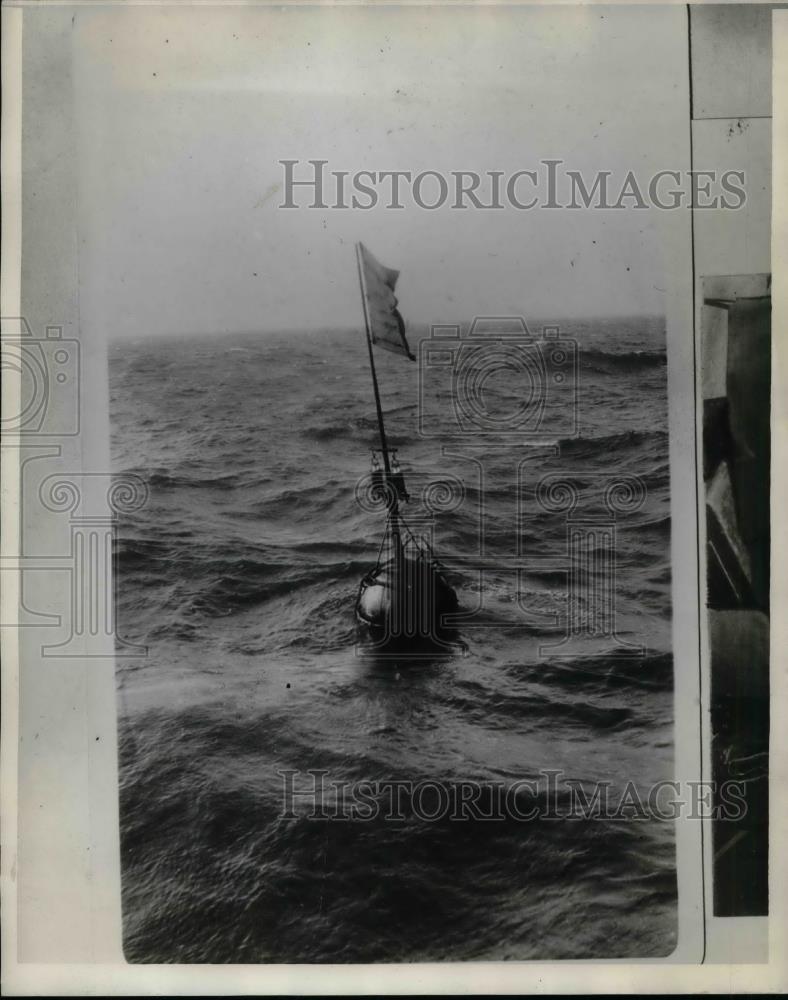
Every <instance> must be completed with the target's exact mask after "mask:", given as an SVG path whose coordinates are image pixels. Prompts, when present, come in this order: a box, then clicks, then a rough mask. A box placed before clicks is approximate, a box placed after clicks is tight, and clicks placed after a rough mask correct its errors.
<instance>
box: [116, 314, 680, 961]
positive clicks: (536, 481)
mask: <svg viewBox="0 0 788 1000" xmlns="http://www.w3.org/2000/svg"><path fill="white" fill-rule="evenodd" d="M560 329H561V336H562V338H565V339H567V342H568V343H570V349H569V351H568V358H569V360H568V361H567V362H566V363H567V364H569V366H570V367H569V369H568V370H567V369H564V370H566V371H568V377H567V378H566V379H565V380H561V381H560V382H549V381H547V380H546V381H544V384H542V383H539V379H538V377H537V379H536V382H537V385H536V390H537V391H543V392H544V393H545V395H547V396H549V399H547V400H546V402H547V404H548V405H547V408H546V409H545V411H544V412H545V414H546V415H547V416H546V417H545V418H544V421H543V424H542V425H541V427H540V430H541V436H539V437H538V438H537V439H534V438H529V437H528V436H527V435H526V436H523V435H522V434H518V433H517V432H516V431H517V428H516V427H515V428H514V432H513V428H512V426H511V422H512V420H515V421H516V419H519V418H518V416H517V415H518V414H520V415H522V408H518V406H519V403H518V398H519V397H518V392H520V391H521V389H522V387H520V388H518V384H517V382H516V376H517V372H516V371H515V373H514V375H511V373H510V375H509V376H507V375H506V374H505V373H504V375H503V376H502V377H501V379H500V380H499V381H498V382H496V378H495V372H493V373H492V375H490V377H489V378H486V380H485V379H482V380H477V382H476V383H475V385H476V390H474V391H477V396H476V397H474V398H475V399H476V402H477V403H478V406H477V411H473V410H472V408H471V410H472V412H471V411H469V410H468V408H467V407H466V408H465V411H464V415H463V413H460V412H459V411H457V412H455V411H454V410H451V409H450V407H451V406H452V405H453V402H452V391H453V390H452V382H451V379H452V378H453V377H454V375H453V374H452V369H451V365H449V366H448V367H447V368H445V369H443V370H440V371H439V370H438V367H435V368H434V369H432V370H430V371H429V372H428V373H426V374H425V372H424V366H423V365H422V366H420V365H418V364H412V363H409V362H408V361H407V360H405V359H403V358H400V357H397V356H394V355H390V354H386V353H384V352H377V353H376V361H377V367H378V375H379V379H380V383H381V391H382V401H383V408H384V410H385V412H386V414H387V417H386V423H387V429H388V432H389V437H390V444H391V445H392V446H393V447H396V448H397V449H398V456H399V460H400V462H401V465H402V468H403V470H404V473H405V476H406V480H407V483H408V486H409V489H410V490H411V493H412V497H413V499H412V504H411V505H406V506H405V508H404V512H405V516H406V518H407V517H408V516H409V508H410V507H412V509H413V513H414V516H416V519H417V520H418V518H419V517H420V516H421V515H422V514H424V509H423V507H420V506H419V497H423V496H426V495H427V494H426V493H425V489H427V491H428V492H429V490H428V487H429V486H430V484H431V483H434V482H435V481H449V482H451V483H453V484H454V494H453V499H451V500H450V502H444V503H443V507H442V508H440V505H438V506H439V509H432V508H430V510H429V511H428V512H427V513H428V515H429V516H428V522H429V530H430V531H431V532H432V538H433V541H434V545H435V548H436V551H437V552H438V554H439V556H440V558H441V560H442V562H443V563H444V565H445V566H446V568H447V571H448V572H449V574H450V576H451V579H452V582H453V583H454V585H455V588H456V590H457V592H458V596H459V598H460V603H461V606H462V608H463V609H464V611H465V612H466V613H467V616H468V618H467V620H466V622H465V624H464V625H463V624H462V623H461V625H460V631H461V634H462V637H463V639H464V641H465V642H466V644H467V651H466V653H465V655H463V653H462V652H461V651H460V650H459V649H458V650H456V651H454V652H450V653H448V654H447V655H445V656H439V657H434V658H426V659H420V660H414V661H412V662H409V661H407V660H403V661H401V662H400V661H392V660H390V659H386V658H381V657H378V656H375V655H373V654H370V653H369V651H368V650H365V649H364V648H363V644H362V645H361V646H359V635H358V632H357V628H356V624H355V620H354V616H353V606H354V600H355V596H356V591H357V588H358V583H359V580H360V578H361V577H362V575H363V574H364V573H365V572H366V571H367V570H368V569H369V568H370V567H371V566H372V565H374V562H375V558H376V555H377V550H378V546H379V543H380V540H381V534H382V531H383V518H382V516H381V513H380V512H379V511H375V510H374V509H371V508H370V505H369V504H365V503H363V502H362V503H360V502H359V497H360V496H362V497H363V491H362V492H360V491H359V489H358V483H359V481H360V480H362V479H363V477H364V476H365V475H366V474H367V473H368V471H369V451H370V449H371V448H374V447H376V444H377V425H376V418H375V409H374V403H373V396H372V392H371V385H370V376H369V367H368V359H367V355H366V346H365V344H364V339H363V334H361V333H359V332H358V331H357V330H353V331H339V330H333V331H320V332H310V333H281V334H266V335H262V334H237V335H227V334H225V335H217V336H216V337H214V338H193V337H172V338H146V337H145V336H144V335H141V336H140V337H139V338H138V339H135V340H128V341H123V342H118V343H116V344H115V345H114V346H113V348H112V351H111V359H110V378H111V412H112V426H113V463H114V469H115V472H116V473H119V474H120V473H128V472H131V473H135V474H136V475H139V476H141V477H142V478H143V479H144V480H145V482H146V483H147V486H148V490H149V497H148V501H147V503H146V504H145V506H143V507H142V508H141V509H139V510H138V511H136V512H135V513H133V514H129V515H126V516H124V517H123V519H122V520H121V521H120V522H119V525H118V538H117V564H116V591H117V606H118V632H119V634H120V635H121V636H122V637H123V638H124V639H126V640H128V641H131V642H136V643H142V644H144V645H145V646H147V651H148V652H147V656H145V657H141V658H140V657H138V658H130V659H119V660H118V668H117V685H118V709H119V730H120V763H121V770H120V780H121V789H120V794H121V840H122V900H123V927H124V947H125V952H126V956H127V958H128V959H129V960H130V961H134V962H212V963H216V962H218V963H225V962H387V961H388V962H391V961H435V960H459V959H475V960H480V959H496V960H499V959H560V958H567V959H571V958H623V957H646V956H649V957H650V956H660V955H667V954H669V953H670V952H671V951H672V950H673V948H674V946H675V943H676V932H677V915H676V902H677V896H676V873H675V845H674V829H673V825H672V824H671V823H669V822H666V821H664V820H660V819H656V818H647V819H642V818H641V819H639V820H637V821H635V820H633V819H632V816H631V814H628V813H627V814H622V815H621V816H619V817H613V818H611V817H607V818H605V817H598V818H594V817H583V816H577V815H572V816H558V817H556V816H552V817H550V816H549V815H547V814H549V812H550V801H549V794H550V793H549V792H548V791H547V790H545V789H543V787H542V782H543V780H544V779H543V778H542V775H543V773H544V772H546V771H550V772H554V773H557V774H558V775H559V777H558V779H557V780H558V781H559V782H561V783H569V784H574V785H576V786H579V787H582V788H584V789H586V790H587V791H588V792H589V793H592V792H593V790H594V789H596V788H599V787H600V785H602V786H605V787H606V788H607V789H609V790H610V791H608V792H607V793H606V794H610V792H612V795H613V799H614V800H615V797H616V795H620V794H622V792H623V790H624V789H626V788H627V787H629V788H630V789H631V788H632V787H634V788H635V789H638V790H640V791H641V792H642V794H643V796H644V797H645V795H646V794H647V792H648V789H650V788H651V787H652V786H653V785H654V784H656V783H657V782H659V781H661V780H669V779H671V778H672V773H673V661H672V656H671V599H670V582H671V576H670V554H669V549H670V508H669V478H668V434H667V386H666V364H665V362H666V358H665V335H664V323H663V321H662V320H661V319H658V318H636V319H629V320H622V319H615V320H594V321H587V322H578V321H572V322H567V323H564V324H560ZM425 335H426V334H425ZM412 339H413V338H412ZM418 339H419V338H418V336H417V337H416V338H415V340H414V344H415V345H416V346H417V345H418ZM571 345H576V346H571ZM455 360H456V357H455ZM575 361H576V366H577V367H576V370H575V369H574V367H573V366H574V364H575ZM515 367H516V366H515ZM420 371H421V373H422V378H423V379H424V381H423V383H422V384H421V386H420V384H419V372H420ZM550 371H552V369H550ZM532 374H533V372H532ZM548 374H549V372H548ZM488 375H489V372H488ZM427 376H429V378H427ZM507 377H509V381H508V382H507V380H506V379H507ZM544 377H545V379H547V376H546V375H545V376H544ZM441 379H443V380H444V381H443V382H441ZM512 379H514V381H512ZM540 386H541V388H540ZM528 391H529V392H530V393H531V394H532V396H533V392H534V385H533V384H531V386H530V387H529V390H528ZM529 398H531V402H534V399H533V398H532V397H529ZM575 400H576V405H575ZM536 402H538V400H536ZM496 405H497V406H498V407H499V409H498V410H497V411H496V409H495V407H496ZM529 405H530V404H529ZM430 407H432V410H430V412H431V413H432V414H433V416H434V414H435V413H437V412H438V411H439V410H440V408H441V407H443V410H442V413H443V419H444V421H445V425H444V426H443V428H442V430H441V432H440V433H439V434H438V433H436V434H433V433H430V427H429V426H427V427H425V425H424V423H423V421H420V415H422V414H423V413H424V412H426V411H427V410H429V408H430ZM479 407H481V410H480V409H479ZM573 407H574V409H572V408H573ZM485 408H486V409H485ZM551 408H552V409H551ZM482 410H483V411H484V412H485V413H487V414H488V415H489V414H492V417H491V421H492V422H491V423H488V424H485V425H484V426H483V427H482V428H481V431H483V433H480V432H479V430H480V429H479V428H476V427H475V425H474V422H473V421H474V415H475V414H476V415H477V416H478V414H479V413H480V412H482ZM469 412H470V416H469ZM496 412H497V413H498V414H499V415H500V414H503V415H504V419H499V418H498V417H496V416H495V414H496ZM551 412H552V413H553V414H556V415H557V417H556V420H555V422H554V425H551V423H550V420H549V419H548V418H549V415H550V413H551ZM507 414H509V416H511V420H510V421H509V424H508V425H507V422H506V419H505V418H506V415H507ZM482 415H483V414H482ZM567 415H569V416H567ZM431 419H432V418H431ZM480 419H481V418H480ZM452 421H454V423H452ZM496 421H497V422H496ZM431 426H433V427H435V426H437V425H436V424H432V425H431ZM452 427H454V428H455V429H456V434H454V435H453V436H452ZM552 431H555V433H551V432H552ZM567 479H568V480H569V481H570V484H569V486H566V485H564V486H561V485H560V483H561V482H565V481H566V480H567ZM616 483H619V484H621V483H623V484H624V485H623V486H622V485H619V486H616V485H615V484H616ZM458 484H459V485H458ZM567 490H568V491H569V492H567ZM611 490H612V491H613V492H612V493H611V492H610V491H611ZM622 490H623V494H622V493H621V491H622ZM616 491H618V492H616ZM627 491H629V492H628V493H627ZM430 495H431V496H432V497H433V499H434V497H435V496H438V497H439V498H440V489H438V490H437V491H435V490H433V492H432V494H430ZM616 496H618V497H619V498H621V497H623V499H620V502H618V503H617V504H616V503H613V501H614V500H615V498H616ZM567 498H569V499H568V500H567ZM444 501H445V491H444ZM611 503H612V504H613V507H612V509H611ZM420 523H422V522H420ZM424 523H426V522H424ZM578 532H579V533H580V534H578ZM573 539H574V541H573ZM578 539H579V541H578ZM611 552H612V553H614V554H613V556H611ZM578 566H579V569H578ZM573 567H574V569H573ZM606 602H607V603H606ZM611 609H612V610H611ZM315 772H324V776H323V777H322V778H321V779H320V780H321V781H323V783H324V788H326V787H328V788H329V792H328V793H327V795H328V798H327V801H328V800H329V799H330V800H331V802H333V803H334V805H336V800H337V796H340V797H341V796H342V794H346V793H347V789H348V788H351V789H352V788H357V787H358V785H359V783H371V787H372V789H373V791H372V793H371V795H372V799H373V801H374V799H375V795H376V794H378V792H379V793H380V794H381V795H383V791H381V789H384V788H385V789H390V788H391V786H392V783H394V782H400V783H405V784H404V785H400V786H398V787H405V788H406V792H405V793H404V799H403V800H402V803H403V804H402V812H401V815H400V816H398V817H392V816H391V814H390V812H389V811H388V810H387V809H385V808H382V807H381V808H380V809H379V810H378V812H377V814H375V809H374V808H373V809H372V810H370V812H371V813H372V815H371V816H369V817H367V818H358V817H355V818H350V819H342V818H336V816H334V814H333V813H332V812H331V809H329V810H328V817H329V818H325V817H323V818H321V816H320V811H319V810H318V816H317V818H313V817H311V816H310V809H309V808H308V806H309V803H310V799H309V796H308V795H307V794H306V792H307V791H308V790H309V789H310V788H311V787H312V782H314V781H316V780H317V779H316V778H315ZM283 773H285V774H286V775H287V774H289V777H284V778H283ZM287 781H290V783H291V784H290V786H289V787H290V789H291V790H292V789H297V790H298V792H299V796H300V797H298V801H297V802H296V803H295V805H294V802H293V801H290V802H289V803H288V801H286V799H287V794H286V783H287ZM529 781H530V782H531V784H530V785H529V784H527V783H528V782H529ZM424 782H431V783H437V787H439V788H450V789H451V788H454V789H456V788H458V787H460V786H469V785H470V784H471V783H475V785H476V786H478V787H479V788H480V789H481V798H480V799H479V802H480V803H481V806H482V807H483V806H484V805H485V803H487V804H489V800H488V796H490V795H492V794H493V793H492V791H491V789H493V788H503V789H504V790H506V789H508V788H512V786H514V785H515V784H516V783H518V782H519V783H520V785H518V788H519V789H520V793H521V797H520V799H519V800H518V801H520V802H521V803H522V802H523V801H527V802H528V803H530V805H533V804H534V803H535V804H536V805H537V806H538V807H541V808H538V809H537V814H538V815H537V816H536V818H530V819H523V818H522V815H521V814H520V812H518V813H516V814H512V810H510V809H509V810H504V811H503V812H504V813H505V814H499V815H496V816H495V819H493V820H491V819H489V818H486V815H475V814H471V815H464V816H463V817H461V818H458V817H457V816H456V815H451V813H448V814H445V815H443V814H440V813H438V814H437V816H436V817H435V818H432V819H431V818H428V817H427V816H426V815H425V809H416V808H415V807H414V801H413V796H412V795H411V794H410V792H409V791H407V789H409V788H411V787H413V786H415V785H418V783H424ZM375 783H379V784H378V785H375ZM407 783H410V784H407ZM534 783H536V785H534ZM343 785H344V787H345V793H343V792H342V791H341V786H343ZM337 786H340V791H339V792H336V790H335V789H336V787H337ZM431 787H433V788H434V787H435V786H434V785H433V786H431ZM332 789H333V791H332ZM386 794H389V792H388V791H387V792H386ZM523 796H524V798H523ZM288 806H289V808H288ZM332 808H333V807H332ZM324 811H325V810H324ZM482 811H483V810H482ZM559 811H560V810H559ZM493 812H495V810H493ZM523 812H526V810H523ZM332 816H333V817H334V818H332Z"/></svg>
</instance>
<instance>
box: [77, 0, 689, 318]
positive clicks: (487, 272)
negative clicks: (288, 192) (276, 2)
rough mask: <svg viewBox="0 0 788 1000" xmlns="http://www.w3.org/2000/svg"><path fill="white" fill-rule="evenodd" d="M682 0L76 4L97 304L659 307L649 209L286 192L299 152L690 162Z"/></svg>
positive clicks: (90, 280) (244, 311)
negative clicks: (389, 284)
mask: <svg viewBox="0 0 788 1000" xmlns="http://www.w3.org/2000/svg"><path fill="white" fill-rule="evenodd" d="M685 22H686V12H685V10H684V9H683V7H678V6H676V7H647V6H642V7H636V8H635V7H633V8H621V7H618V8H605V7H593V6H589V7H561V6H552V7H549V8H534V7H519V8H514V7H510V8H504V7H496V8H492V7H475V8H468V7H463V8H460V7H454V8H449V7H423V8H412V7H411V8H401V7H400V8H398V7H379V8H376V9H369V8H359V7H340V8H337V7H334V8H328V7H322V8H304V7H293V8H290V9H287V10H282V9H281V8H269V7H248V6H246V7H231V6H228V7H222V8H195V7H192V8H190V9H188V10H183V9H180V10H179V9H177V8H172V7H169V8H166V7H165V8H162V7H139V6H137V7H114V8H104V9H96V8H94V9H89V8H79V9H78V10H77V13H76V22H75V46H76V49H75V51H76V53H77V55H78V59H77V63H78V72H79V76H78V83H77V107H78V113H79V115H80V133H79V136H80V139H79V141H80V156H81V173H80V176H81V190H80V213H81V218H82V220H83V231H82V241H83V242H82V254H81V259H80V269H81V275H82V284H83V312H84V314H85V316H86V320H87V321H92V322H98V323H102V324H105V325H108V326H109V327H110V333H111V335H115V336H126V335H140V334H150V333H165V332H191V331H193V332H200V333H208V332H221V331H225V330H258V329H282V328H303V327H313V326H320V325H326V326H339V325H346V324H353V323H358V322H360V320H361V312H360V302H359V296H358V288H357V279H356V271H355V261H354V256H353V244H354V242H355V241H356V240H357V239H361V240H363V241H364V242H365V243H366V244H367V245H368V246H369V248H370V249H371V250H372V251H373V253H375V254H376V256H377V257H378V258H379V259H381V260H382V261H384V262H385V263H386V264H388V265H390V266H392V267H398V268H400V270H401V271H402V277H401V279H400V284H399V287H398V294H399V298H400V303H401V307H402V311H403V313H404V314H405V316H406V319H409V320H411V321H419V322H449V321H452V320H456V319H462V318H469V317H471V316H473V315H474V314H500V313H509V312H517V313H522V314H523V315H525V316H526V318H528V317H532V318H533V317H542V318H550V317H555V318H562V317H569V316H576V317H577V316H584V315H586V316H591V315H595V316H598V315H605V314H626V313H634V312H660V311H661V310H662V308H663V301H662V298H663V296H662V292H661V291H660V289H661V288H662V287H663V282H662V280H661V276H662V260H661V245H662V241H661V239H660V235H659V234H660V228H659V227H660V226H661V225H662V224H663V223H664V219H661V218H659V217H660V216H663V217H664V216H665V215H666V214H671V213H661V212H658V211H656V210H654V209H650V210H648V211H635V210H626V211H617V212H610V211H549V210H544V209H542V210H531V211H527V212H518V211H517V210H515V209H513V208H507V209H506V210H504V211H498V212H481V211H475V210H469V211H464V212H458V211H452V210H449V209H448V208H444V209H441V210H438V211H435V212H426V211H423V210H420V209H418V208H416V207H413V206H411V205H409V207H407V208H406V209H405V210H403V211H391V210H387V209H384V208H380V207H379V208H376V209H373V210H371V211H361V210H355V211H332V210H327V211H317V210H306V209H302V210H300V211H289V212H288V211H282V210H280V209H278V207H277V206H278V205H279V203H280V202H281V197H282V196H281V191H280V190H279V188H280V186H281V182H282V178H283V173H282V168H281V167H280V166H279V164H278V162H277V161H278V160H280V159H283V158H299V159H302V160H306V159H309V158H317V157H320V158H324V159H327V160H329V161H330V162H329V168H333V169H346V170H350V171H355V170H359V169H371V170H385V169H410V170H413V171H414V172H417V171H419V170H424V169H436V170H446V171H450V170H460V169H476V170H479V171H486V170H504V171H506V172H507V173H511V172H513V171H515V170H518V169H533V168H535V167H536V166H537V165H538V161H539V160H541V159H544V158H548V157H555V158H561V159H563V160H564V161H566V166H567V167H569V168H572V169H579V170H584V171H588V172H590V173H593V172H594V171H597V170H612V171H614V172H615V173H616V174H617V175H618V176H621V177H623V174H625V173H626V171H627V170H629V169H632V170H634V171H635V172H636V174H637V175H638V177H639V178H644V179H646V180H647V179H648V177H649V176H650V175H651V174H653V173H654V172H655V171H656V170H659V169H665V168H671V169H679V170H684V169H687V167H688V163H687V162H686V160H685V149H686V139H687V82H686V72H687V70H686V67H687V52H686V30H685V28H686V24H685Z"/></svg>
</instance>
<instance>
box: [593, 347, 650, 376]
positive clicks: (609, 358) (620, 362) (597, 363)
mask: <svg viewBox="0 0 788 1000" xmlns="http://www.w3.org/2000/svg"><path fill="white" fill-rule="evenodd" d="M667 362H668V357H667V352H666V351H622V352H620V353H615V352H609V351H601V350H596V349H593V348H588V349H581V350H580V368H581V370H583V369H585V370H587V371H595V372H599V373H601V374H610V375H615V374H618V373H621V372H635V371H637V370H638V369H648V368H663V367H665V366H666V365H667Z"/></svg>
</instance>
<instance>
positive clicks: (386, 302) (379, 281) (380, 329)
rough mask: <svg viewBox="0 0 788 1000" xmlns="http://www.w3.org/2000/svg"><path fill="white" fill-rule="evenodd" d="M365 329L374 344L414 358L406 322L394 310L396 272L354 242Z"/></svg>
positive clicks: (395, 304) (397, 272)
mask: <svg viewBox="0 0 788 1000" xmlns="http://www.w3.org/2000/svg"><path fill="white" fill-rule="evenodd" d="M356 253H357V254H358V266H359V272H360V275H361V289H362V295H363V296H364V300H365V301H364V310H365V312H366V317H367V328H368V330H369V336H370V339H371V340H372V343H373V344H379V345H380V346H381V347H383V348H385V350H387V351H393V352H394V354H404V355H405V357H406V358H410V360H411V361H415V360H416V358H415V357H414V355H413V354H411V351H410V348H409V347H408V341H407V340H406V339H405V322H404V320H403V319H402V316H400V314H399V311H398V310H397V297H396V296H395V294H394V288H395V286H396V284H397V278H398V277H399V271H394V270H392V269H391V268H390V267H384V266H383V264H381V263H380V262H379V261H377V260H375V258H374V257H373V256H372V254H371V253H370V252H369V250H367V248H366V247H365V246H364V244H363V243H357V244H356Z"/></svg>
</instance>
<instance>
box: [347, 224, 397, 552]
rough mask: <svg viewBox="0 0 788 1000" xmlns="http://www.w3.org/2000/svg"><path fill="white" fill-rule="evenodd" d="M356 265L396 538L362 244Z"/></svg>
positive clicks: (393, 490)
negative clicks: (362, 259)
mask: <svg viewBox="0 0 788 1000" xmlns="http://www.w3.org/2000/svg"><path fill="white" fill-rule="evenodd" d="M356 264H357V266H358V281H359V285H360V286H361V304H362V306H363V307H364V326H365V328H366V331H367V350H368V351H369V368H370V371H371V372H372V387H373V389H374V390H375V409H376V410H377V414H378V430H379V431H380V445H381V450H382V452H383V468H384V469H385V471H386V485H387V487H388V489H389V491H390V494H389V495H390V498H391V501H390V502H391V508H390V509H391V528H392V533H393V534H394V536H395V537H397V538H398V537H399V523H398V521H397V514H398V504H397V489H396V486H395V484H394V480H393V478H392V475H391V463H390V462H389V448H388V442H387V441H386V428H385V427H384V426H383V408H382V407H381V405H380V390H379V388H378V376H377V373H376V371H375V358H374V355H373V352H372V333H371V331H370V327H369V311H368V309H367V286H366V282H365V281H364V268H363V267H362V264H361V244H360V243H356Z"/></svg>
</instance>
